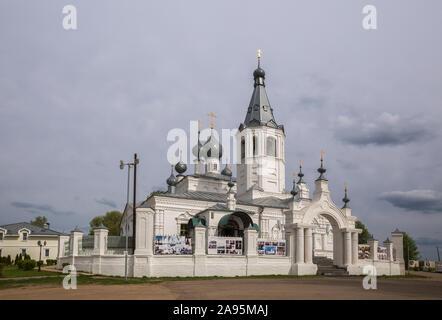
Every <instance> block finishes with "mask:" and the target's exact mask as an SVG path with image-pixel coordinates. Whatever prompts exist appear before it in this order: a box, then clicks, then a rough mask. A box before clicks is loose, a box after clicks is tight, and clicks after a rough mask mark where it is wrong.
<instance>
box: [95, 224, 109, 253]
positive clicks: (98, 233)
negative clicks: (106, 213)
mask: <svg viewBox="0 0 442 320" xmlns="http://www.w3.org/2000/svg"><path fill="white" fill-rule="evenodd" d="M108 234H109V230H108V229H107V228H106V227H105V226H99V227H96V228H94V255H100V256H102V255H104V254H105V253H106V249H107V235H108Z"/></svg>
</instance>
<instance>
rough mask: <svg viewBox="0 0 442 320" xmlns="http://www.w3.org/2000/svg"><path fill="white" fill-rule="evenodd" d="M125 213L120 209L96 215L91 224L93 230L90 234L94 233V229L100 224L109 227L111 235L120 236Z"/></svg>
mask: <svg viewBox="0 0 442 320" xmlns="http://www.w3.org/2000/svg"><path fill="white" fill-rule="evenodd" d="M122 217H123V214H122V213H121V212H120V211H108V212H106V214H105V215H104V216H97V217H94V218H93V219H92V220H91V222H89V225H90V227H91V230H90V232H89V234H92V230H93V228H95V227H99V226H100V225H103V226H105V227H106V228H108V229H109V235H110V236H118V235H119V234H120V221H121V218H122Z"/></svg>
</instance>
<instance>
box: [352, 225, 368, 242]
mask: <svg viewBox="0 0 442 320" xmlns="http://www.w3.org/2000/svg"><path fill="white" fill-rule="evenodd" d="M355 226H356V228H358V229H362V233H360V234H359V237H358V244H366V243H367V241H368V239H370V233H369V232H368V229H367V227H366V226H365V224H363V223H362V222H361V221H359V220H358V221H356V224H355Z"/></svg>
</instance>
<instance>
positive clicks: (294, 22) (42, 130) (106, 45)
mask: <svg viewBox="0 0 442 320" xmlns="http://www.w3.org/2000/svg"><path fill="white" fill-rule="evenodd" d="M67 4H73V5H75V6H76V8H77V13H78V18H77V19H78V29H77V30H75V31H73V30H71V31H66V30H64V29H63V27H62V19H63V14H62V8H63V6H64V5H67ZM366 4H373V5H375V6H376V8H377V12H378V19H377V22H378V29H377V30H371V31H367V30H364V29H363V28H362V24H361V21H362V19H363V14H362V8H363V7H364V5H366ZM441 14H442V2H441V1H439V0H434V1H430V0H428V1H425V2H422V1H418V0H415V1H403V0H400V1H399V0H396V1H393V0H392V1H373V0H370V1H369V2H368V1H356V0H348V1H337V0H336V1H311V0H305V1H289V0H287V1H282V0H279V1H277V0H276V1H256V0H255V1H244V0H241V1H238V0H234V1H230V0H229V1H228V0H224V1H216V2H215V1H208V0H202V1H196V0H188V1H159V0H157V1H141V0H140V1H123V0H120V1H110V0H106V1H104V0H100V1H98V0H96V1H88V0H84V1H79V0H69V1H68V0H66V1H48V0H39V1H18V0H3V1H1V3H0V146H1V148H2V150H1V152H0V168H1V169H0V224H6V223H14V222H20V221H29V220H31V219H33V218H34V217H36V216H38V215H45V216H46V217H47V218H48V219H49V221H50V222H51V227H53V228H54V229H57V230H60V231H70V230H72V229H73V228H74V227H75V226H76V225H78V226H79V227H80V228H82V229H83V230H85V231H86V230H87V229H88V224H89V221H90V220H91V218H92V217H94V216H97V215H102V214H104V213H105V212H106V211H109V210H113V209H117V210H121V209H122V208H123V205H124V203H125V201H126V179H127V172H126V171H121V170H120V169H119V167H118V165H119V160H120V159H122V160H125V161H127V160H131V159H132V157H133V153H134V152H137V153H138V155H139V157H140V159H141V162H140V166H139V176H138V181H139V184H138V193H137V195H138V199H140V200H141V199H144V198H145V197H146V196H147V195H148V194H149V193H150V192H151V191H152V190H155V189H158V188H164V189H165V188H166V184H165V180H166V179H167V177H168V175H169V169H170V168H169V164H168V163H167V159H166V152H167V148H168V146H169V145H170V143H168V142H167V141H166V135H167V132H168V131H169V130H170V129H172V128H183V129H185V130H186V131H188V130H189V128H188V127H189V121H190V120H197V119H201V120H202V125H203V127H207V126H208V125H209V119H208V117H207V114H208V113H209V112H211V111H213V112H214V113H215V114H216V115H217V119H216V121H215V127H216V128H237V127H238V125H239V123H240V122H242V121H244V118H245V115H246V111H247V107H248V103H249V100H250V96H251V94H252V90H253V78H252V73H253V70H254V69H255V68H256V50H257V49H258V48H261V49H262V52H263V55H262V67H263V68H264V69H265V71H266V89H267V93H268V96H269V99H270V103H271V105H272V107H273V109H274V115H275V118H276V121H277V122H278V123H280V124H283V125H284V126H285V132H286V135H287V137H286V150H285V151H286V168H287V172H286V176H287V179H286V180H287V187H288V188H289V187H290V181H291V179H290V176H291V173H292V172H293V171H295V170H297V163H298V160H299V159H302V160H303V164H304V171H305V175H306V176H305V178H306V181H308V182H309V186H310V189H311V191H313V189H314V187H313V181H314V179H316V178H317V176H318V173H317V172H316V168H317V167H318V166H319V157H320V154H319V151H320V150H321V149H323V150H325V166H326V168H327V173H328V178H329V181H330V189H331V191H332V197H333V199H334V201H335V202H336V203H337V204H338V206H341V205H342V202H341V199H342V197H343V185H344V181H347V182H348V187H349V197H350V198H351V202H350V205H351V207H352V209H353V214H354V215H355V216H357V217H358V218H359V219H360V220H361V221H362V222H364V223H365V224H366V225H367V227H368V229H369V231H370V232H371V233H373V234H374V236H375V237H376V238H377V239H379V240H381V241H383V240H385V238H386V237H387V236H390V232H391V231H393V230H394V229H395V228H399V229H400V230H401V231H406V232H408V233H409V234H410V235H411V236H412V237H413V238H415V239H417V240H418V243H419V248H420V251H421V253H422V256H423V257H431V258H433V259H434V258H436V249H435V246H436V245H439V246H442V179H441V177H442V160H441V158H442V149H441V146H442V137H441V133H442V128H441V116H442V112H441V107H442V59H441V57H442V42H441V39H442V19H441ZM191 170H193V168H191Z"/></svg>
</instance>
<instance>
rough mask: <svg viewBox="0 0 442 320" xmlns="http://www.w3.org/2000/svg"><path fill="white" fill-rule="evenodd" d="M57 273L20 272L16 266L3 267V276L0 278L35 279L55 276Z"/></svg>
mask: <svg viewBox="0 0 442 320" xmlns="http://www.w3.org/2000/svg"><path fill="white" fill-rule="evenodd" d="M55 275H57V272H54V271H45V270H41V271H40V272H38V269H37V268H35V269H33V270H20V269H19V268H17V267H16V266H5V267H4V268H3V276H2V277H1V278H20V277H36V276H55Z"/></svg>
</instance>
